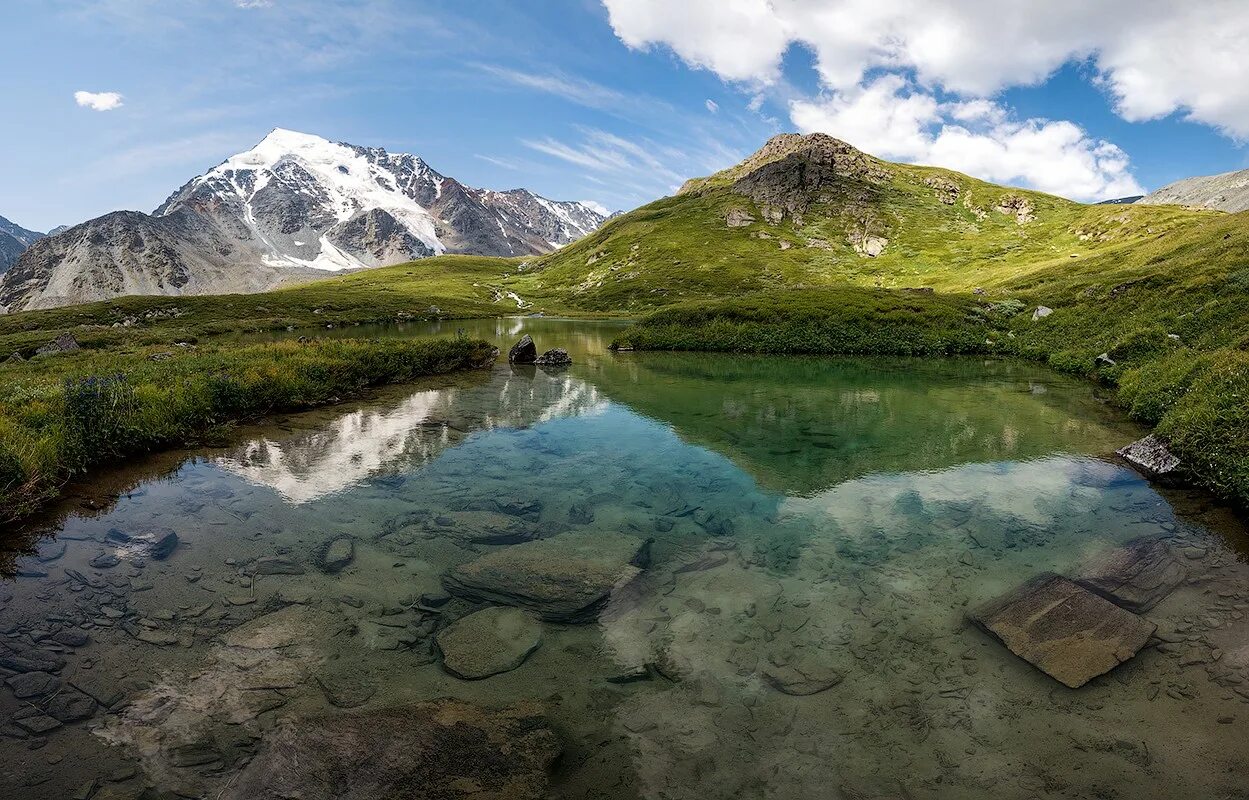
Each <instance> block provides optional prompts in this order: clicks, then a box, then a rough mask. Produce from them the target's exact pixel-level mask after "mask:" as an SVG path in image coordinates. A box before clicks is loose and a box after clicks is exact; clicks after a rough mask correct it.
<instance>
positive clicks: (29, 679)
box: [5, 672, 61, 700]
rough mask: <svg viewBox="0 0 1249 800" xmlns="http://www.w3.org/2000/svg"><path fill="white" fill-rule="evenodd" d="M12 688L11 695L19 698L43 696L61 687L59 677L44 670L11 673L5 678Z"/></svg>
mask: <svg viewBox="0 0 1249 800" xmlns="http://www.w3.org/2000/svg"><path fill="white" fill-rule="evenodd" d="M5 683H7V684H8V685H9V688H10V689H12V690H13V696H14V697H16V698H18V699H19V700H24V699H26V698H28V697H43V696H44V695H49V694H52V693H53V692H55V691H56V690H57V689H60V688H61V679H60V678H58V677H56V676H55V675H50V674H48V673H46V672H25V673H22V674H20V675H13V676H11V677H9V678H8V679H6V680H5Z"/></svg>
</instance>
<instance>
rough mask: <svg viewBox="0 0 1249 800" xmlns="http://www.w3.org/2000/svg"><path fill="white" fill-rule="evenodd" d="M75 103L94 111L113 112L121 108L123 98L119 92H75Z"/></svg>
mask: <svg viewBox="0 0 1249 800" xmlns="http://www.w3.org/2000/svg"><path fill="white" fill-rule="evenodd" d="M74 102H75V103H77V104H78V105H80V106H82V107H83V108H89V109H91V110H92V111H112V110H113V109H115V108H121V106H122V97H121V95H120V94H118V93H117V92H74Z"/></svg>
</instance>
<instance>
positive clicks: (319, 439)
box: [218, 390, 455, 504]
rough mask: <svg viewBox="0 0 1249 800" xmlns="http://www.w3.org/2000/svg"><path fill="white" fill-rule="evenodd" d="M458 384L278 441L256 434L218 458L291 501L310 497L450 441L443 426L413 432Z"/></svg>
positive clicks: (420, 458) (425, 455) (418, 458)
mask: <svg viewBox="0 0 1249 800" xmlns="http://www.w3.org/2000/svg"><path fill="white" fill-rule="evenodd" d="M454 395H455V391H454V390H446V391H442V390H433V391H426V392H418V393H416V394H414V395H412V396H411V397H409V398H407V399H406V400H404V401H403V402H402V403H400V404H399V405H398V406H397V407H395V408H392V409H388V410H385V411H365V410H361V411H354V412H352V413H350V414H344V415H343V416H341V417H339V418H338V419H336V420H334V421H333V422H330V423H329V424H328V425H326V426H325V427H323V428H321V429H320V430H317V431H315V432H312V433H310V434H305V435H303V436H297V437H295V438H292V439H289V440H286V441H283V442H278V441H274V440H272V439H267V438H266V439H255V440H253V441H251V442H248V443H247V444H246V445H244V446H243V447H242V448H241V449H240V451H239V452H238V453H236V454H235V455H233V456H228V457H225V458H222V459H219V460H218V463H219V464H220V465H221V466H222V467H224V468H225V469H227V470H229V471H231V472H233V473H235V474H237V475H239V476H241V477H242V478H244V479H245V480H247V481H250V482H252V483H258V484H261V485H263V486H268V487H270V488H272V489H273V490H275V491H276V492H277V493H278V494H280V495H281V496H282V497H283V498H285V499H286V500H287V501H289V502H291V503H297V504H298V503H306V502H309V501H310V500H315V499H317V498H318V497H322V496H324V495H327V494H331V493H333V492H336V491H339V490H341V489H344V488H346V487H348V486H351V485H353V484H355V483H357V482H358V481H360V480H362V479H363V478H366V477H368V476H369V475H373V474H376V473H378V472H380V471H382V470H383V469H384V468H385V467H386V466H388V465H391V464H393V463H394V462H396V461H399V460H400V459H402V460H403V461H404V462H406V463H411V462H416V463H421V462H424V461H426V460H428V459H429V458H432V457H433V456H434V455H436V454H437V453H438V452H440V451H441V450H442V449H443V448H445V447H446V446H447V439H448V434H449V431H448V430H447V429H446V428H445V427H444V428H440V429H438V430H437V431H435V432H431V434H429V435H426V436H420V437H418V436H414V435H413V432H414V431H415V430H417V429H418V427H419V426H420V425H421V423H423V422H426V421H428V420H430V419H431V417H432V415H433V413H434V411H435V410H436V409H439V408H445V407H446V406H447V405H448V404H449V403H450V401H451V400H452V398H453V397H454Z"/></svg>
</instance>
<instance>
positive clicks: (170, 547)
mask: <svg viewBox="0 0 1249 800" xmlns="http://www.w3.org/2000/svg"><path fill="white" fill-rule="evenodd" d="M177 547H178V534H176V533H174V532H173V531H171V530H163V531H158V532H156V533H155V534H153V536H152V538H151V539H150V540H149V542H148V545H147V554H148V555H149V556H150V557H152V558H153V559H155V560H156V561H164V560H165V559H166V558H169V556H171V555H172V554H173V551H174V550H176V549H177Z"/></svg>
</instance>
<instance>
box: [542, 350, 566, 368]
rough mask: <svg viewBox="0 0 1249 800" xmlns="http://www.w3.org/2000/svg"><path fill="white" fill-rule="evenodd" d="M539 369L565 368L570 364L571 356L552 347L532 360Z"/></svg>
mask: <svg viewBox="0 0 1249 800" xmlns="http://www.w3.org/2000/svg"><path fill="white" fill-rule="evenodd" d="M533 363H535V364H537V365H538V366H539V367H567V366H569V365H570V364H572V356H570V355H568V351H567V350H565V349H564V348H562V347H553V348H551V349H550V350H547V351H546V352H545V353H543V354H542V355H540V356H538V357H537V358H536V359H534V362H533Z"/></svg>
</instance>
